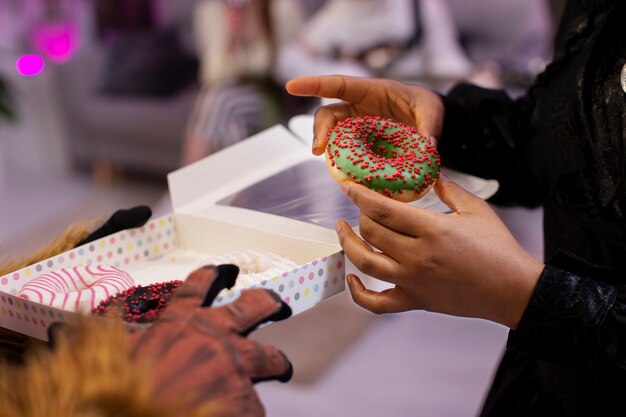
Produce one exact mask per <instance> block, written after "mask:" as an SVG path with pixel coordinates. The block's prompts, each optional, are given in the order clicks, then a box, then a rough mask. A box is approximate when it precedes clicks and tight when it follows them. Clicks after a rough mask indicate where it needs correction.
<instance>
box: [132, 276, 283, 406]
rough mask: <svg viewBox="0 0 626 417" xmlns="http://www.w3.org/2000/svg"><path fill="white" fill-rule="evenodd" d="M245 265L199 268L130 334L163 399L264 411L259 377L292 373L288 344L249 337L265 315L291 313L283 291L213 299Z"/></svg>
mask: <svg viewBox="0 0 626 417" xmlns="http://www.w3.org/2000/svg"><path fill="white" fill-rule="evenodd" d="M238 272H239V270H238V268H237V267H236V266H234V265H220V266H218V267H214V266H209V267H205V268H202V269H200V270H197V271H195V272H193V273H192V274H191V275H189V277H188V278H187V280H186V281H185V282H184V284H183V285H182V286H181V287H180V288H178V289H177V290H176V292H175V293H174V295H173V296H172V299H171V301H170V304H169V306H168V307H167V308H166V309H165V311H164V312H163V315H162V316H161V318H159V319H158V320H157V321H156V322H155V323H154V324H153V325H152V326H151V327H149V328H148V329H147V330H146V331H144V332H140V333H136V334H133V335H132V336H131V345H132V346H133V357H134V358H135V360H138V361H139V360H146V361H147V363H148V366H150V367H151V371H152V374H153V381H152V382H153V383H154V387H155V392H156V394H157V396H158V401H164V403H176V402H181V403H182V404H184V406H183V408H185V409H193V408H194V407H197V406H198V405H199V404H208V405H210V406H214V408H215V409H216V410H217V411H219V412H220V413H221V414H220V413H218V415H229V416H231V415H232V416H241V417H252V416H255V417H256V416H263V415H265V413H264V410H263V406H262V404H261V403H260V401H259V399H258V397H257V394H256V392H255V390H254V385H253V383H254V382H256V381H260V380H267V379H277V380H279V381H283V382H286V381H288V380H289V379H290V378H291V375H292V367H291V363H290V362H289V360H288V359H287V358H286V357H285V355H284V354H283V353H282V352H280V351H279V350H278V349H276V348H274V347H272V346H264V345H262V344H260V343H259V342H256V341H253V340H250V339H247V338H246V337H245V335H247V334H248V333H249V332H250V331H252V330H254V329H255V328H256V327H257V325H259V324H260V323H262V322H265V321H269V320H274V321H276V320H282V319H285V318H287V317H289V316H291V309H290V308H289V306H287V305H286V304H284V303H283V302H282V301H281V300H280V298H279V297H278V295H276V294H275V293H272V292H270V291H267V290H263V289H252V290H244V291H243V292H242V294H241V296H240V297H239V298H238V299H237V300H235V301H234V302H232V303H230V304H227V305H224V306H221V307H216V308H210V307H209V306H210V304H211V303H212V302H213V299H214V298H215V297H216V296H217V294H218V293H219V292H220V291H221V290H222V289H224V288H230V287H232V286H233V285H234V283H235V279H236V277H237V274H238ZM183 414H184V413H183ZM181 415H182V414H181Z"/></svg>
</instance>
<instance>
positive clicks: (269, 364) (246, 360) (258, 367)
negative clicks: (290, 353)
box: [235, 338, 293, 383]
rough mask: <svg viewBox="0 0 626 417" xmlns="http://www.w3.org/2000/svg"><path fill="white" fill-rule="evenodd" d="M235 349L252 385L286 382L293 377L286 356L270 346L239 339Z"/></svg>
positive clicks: (291, 368)
mask: <svg viewBox="0 0 626 417" xmlns="http://www.w3.org/2000/svg"><path fill="white" fill-rule="evenodd" d="M235 349H236V351H237V356H239V363H240V364H241V366H242V367H243V371H244V372H245V374H246V375H248V376H249V377H250V380H251V381H252V382H254V383H257V382H261V381H280V382H287V381H289V380H290V379H291V378H292V377H293V365H292V364H291V361H290V360H289V358H287V356H286V355H285V354H284V353H283V352H282V351H280V350H279V349H278V348H276V347H274V346H272V345H264V344H262V343H260V342H258V341H256V340H251V339H246V338H239V339H237V340H236V341H235Z"/></svg>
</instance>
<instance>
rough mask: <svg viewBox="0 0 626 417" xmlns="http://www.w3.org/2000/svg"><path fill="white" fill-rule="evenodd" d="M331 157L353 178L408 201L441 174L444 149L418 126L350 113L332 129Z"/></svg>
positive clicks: (336, 171)
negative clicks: (350, 116) (437, 147)
mask: <svg viewBox="0 0 626 417" xmlns="http://www.w3.org/2000/svg"><path fill="white" fill-rule="evenodd" d="M326 162H327V164H328V169H329V170H330V172H331V175H332V176H333V178H335V179H336V180H337V181H339V182H341V181H345V180H351V181H354V182H355V183H357V184H363V185H365V186H366V187H368V188H370V189H372V190H374V191H377V192H379V193H381V194H384V195H387V196H389V197H392V198H396V199H398V200H402V201H412V200H416V199H418V198H420V197H421V196H423V195H424V194H426V192H427V191H428V190H429V189H430V187H432V186H433V185H434V184H435V182H436V181H437V178H439V171H440V159H439V154H438V153H437V150H436V149H435V147H434V146H432V144H431V142H430V140H429V139H428V138H426V137H424V136H421V135H420V134H419V133H417V129H415V128H414V127H411V126H407V125H405V124H402V123H399V122H396V121H394V120H391V119H381V118H379V117H368V116H365V117H360V118H348V119H346V120H344V121H342V122H339V123H337V125H336V126H335V127H334V128H333V130H331V131H330V133H329V136H328V145H327V147H326Z"/></svg>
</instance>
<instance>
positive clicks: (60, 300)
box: [17, 265, 135, 313]
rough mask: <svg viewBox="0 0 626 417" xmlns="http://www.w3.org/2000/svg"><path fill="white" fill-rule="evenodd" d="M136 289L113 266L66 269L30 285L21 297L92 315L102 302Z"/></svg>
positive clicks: (50, 273)
mask: <svg viewBox="0 0 626 417" xmlns="http://www.w3.org/2000/svg"><path fill="white" fill-rule="evenodd" d="M133 285H135V281H134V280H133V278H132V277H131V276H130V275H128V273H127V272H125V271H122V270H121V269H117V268H115V267H112V266H103V265H98V266H87V267H77V266H75V267H72V268H63V269H59V270H57V271H52V272H48V273H47V274H43V275H40V276H38V277H37V278H34V279H32V280H31V281H29V282H28V283H26V284H25V285H24V286H23V287H22V289H21V290H20V291H19V292H18V293H17V296H18V297H21V298H23V299H25V300H30V301H35V302H38V303H40V304H45V305H49V306H52V307H56V308H60V309H62V310H66V311H80V312H83V313H89V312H90V311H91V310H92V309H93V308H94V307H96V306H97V305H98V304H99V303H100V301H102V300H105V299H106V298H108V297H109V296H112V295H115V294H117V293H120V292H122V291H124V290H126V289H127V288H130V287H132V286H133Z"/></svg>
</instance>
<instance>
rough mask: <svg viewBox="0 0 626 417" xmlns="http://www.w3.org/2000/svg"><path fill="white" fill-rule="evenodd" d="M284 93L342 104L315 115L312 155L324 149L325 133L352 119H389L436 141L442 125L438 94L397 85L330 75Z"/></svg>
mask: <svg viewBox="0 0 626 417" xmlns="http://www.w3.org/2000/svg"><path fill="white" fill-rule="evenodd" d="M286 88H287V91H288V92H289V93H290V94H293V95H298V96H318V97H325V98H337V99H340V100H343V101H344V102H343V103H336V104H330V105H328V106H324V107H320V108H319V109H317V112H316V113H315V123H314V127H313V130H314V133H313V153H314V154H315V155H321V154H323V153H324V149H326V142H327V136H328V132H329V131H330V130H332V128H333V127H334V126H335V125H336V124H337V123H338V122H340V121H342V120H344V119H346V118H348V117H356V116H381V117H385V118H392V119H394V120H396V121H398V122H402V123H405V124H408V125H411V126H415V127H416V128H417V131H418V132H419V133H420V134H421V135H424V136H428V137H431V140H433V141H434V138H438V137H439V136H440V134H441V129H442V124H443V113H444V109H443V101H442V100H441V97H439V95H438V94H436V93H434V92H432V91H430V90H428V89H426V88H423V87H420V86H417V85H409V84H403V83H401V82H398V81H392V80H381V79H368V78H356V77H347V76H342V75H330V76H322V77H302V78H296V79H294V80H291V81H289V82H287V85H286Z"/></svg>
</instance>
